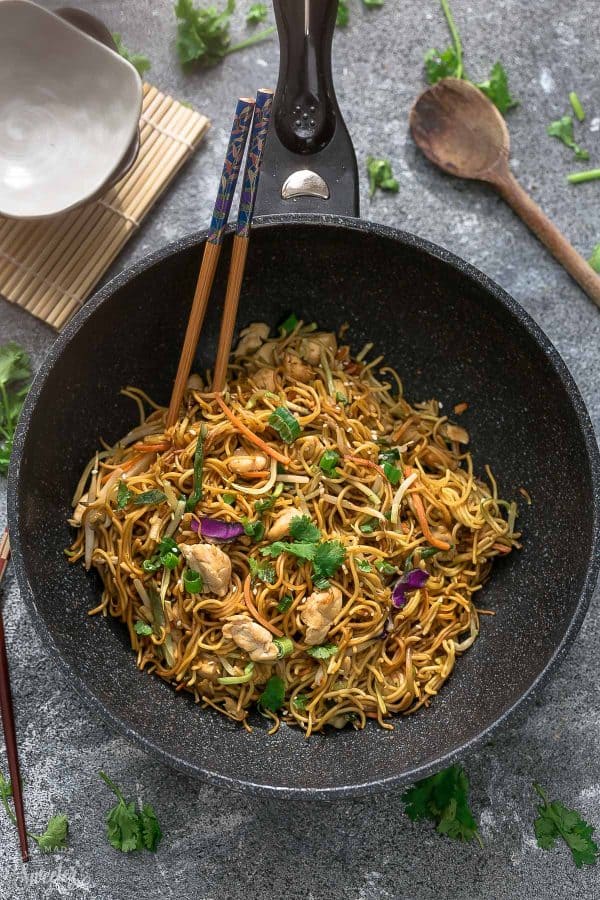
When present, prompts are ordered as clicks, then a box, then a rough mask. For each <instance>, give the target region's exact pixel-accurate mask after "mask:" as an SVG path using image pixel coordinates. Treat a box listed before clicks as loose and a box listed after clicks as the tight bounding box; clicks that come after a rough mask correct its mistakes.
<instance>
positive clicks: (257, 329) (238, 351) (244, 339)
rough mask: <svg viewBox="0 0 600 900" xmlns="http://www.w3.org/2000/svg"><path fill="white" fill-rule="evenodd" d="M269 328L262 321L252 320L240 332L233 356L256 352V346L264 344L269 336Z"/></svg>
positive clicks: (248, 354)
mask: <svg viewBox="0 0 600 900" xmlns="http://www.w3.org/2000/svg"><path fill="white" fill-rule="evenodd" d="M270 330H271V329H270V328H269V326H268V325H265V323H264V322H252V324H251V325H248V327H247V328H244V329H243V330H242V331H241V332H240V339H239V341H238V345H237V347H236V348H235V350H234V353H233V355H234V356H236V357H237V356H250V355H251V354H252V353H256V351H257V350H258V348H259V347H260V346H261V345H262V344H264V342H265V341H266V340H267V338H268V337H269V331H270Z"/></svg>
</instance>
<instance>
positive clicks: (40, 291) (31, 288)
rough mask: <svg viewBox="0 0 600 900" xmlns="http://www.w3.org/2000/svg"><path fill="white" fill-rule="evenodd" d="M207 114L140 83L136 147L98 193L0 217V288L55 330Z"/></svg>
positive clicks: (204, 126)
mask: <svg viewBox="0 0 600 900" xmlns="http://www.w3.org/2000/svg"><path fill="white" fill-rule="evenodd" d="M209 125H210V123H209V121H208V119H207V118H206V117H205V116H203V115H201V114H200V113H198V112H196V111H195V110H193V109H190V108H188V107H186V106H184V105H183V104H182V103H179V102H178V101H177V100H173V98H172V97H169V96H167V95H165V94H162V93H161V92H160V91H159V90H158V89H157V88H155V87H152V85H149V84H145V85H144V101H143V106H142V116H141V121H140V152H139V156H138V158H137V160H136V163H135V165H134V166H133V168H132V169H131V170H130V171H129V172H128V173H127V175H126V176H125V177H124V178H123V179H122V180H121V181H119V182H118V183H117V184H116V185H115V187H113V188H111V189H110V190H109V191H107V193H106V194H104V195H103V196H102V197H100V198H99V199H97V200H95V201H91V202H90V203H88V204H86V205H85V206H81V207H79V208H78V209H74V210H71V212H67V213H63V214H61V215H59V216H54V217H53V218H51V219H44V220H40V221H33V222H32V221H29V222H26V221H15V220H14V219H5V218H3V217H2V216H0V294H2V295H3V296H4V297H5V298H6V299H7V300H10V301H11V302H12V303H17V304H18V305H19V306H22V307H23V308H24V309H26V310H28V311H29V312H30V313H32V314H33V315H34V316H37V317H38V318H40V319H43V320H44V322H47V323H48V324H49V325H52V326H53V328H56V329H57V330H60V329H61V328H62V327H63V326H64V325H65V324H66V323H67V322H68V320H69V319H70V318H71V316H72V315H73V314H74V313H75V312H76V311H77V310H78V309H79V307H80V306H81V305H82V304H83V303H84V302H85V300H86V299H87V298H88V297H89V295H90V293H91V292H92V290H93V288H94V286H95V285H96V284H97V283H98V281H99V279H100V278H101V277H102V275H103V274H104V272H105V271H106V270H107V269H108V267H109V266H110V264H111V263H112V262H113V260H114V259H115V257H116V256H117V254H118V253H119V252H120V250H121V249H122V247H123V245H124V244H125V243H126V242H127V240H128V239H129V238H130V237H131V235H132V234H133V233H134V232H135V231H136V230H137V228H138V227H139V225H140V223H141V221H142V219H143V218H144V216H145V215H146V213H147V212H148V211H149V210H150V209H151V208H152V206H153V204H154V203H155V202H156V200H157V199H158V197H159V196H160V195H161V194H162V192H163V191H164V190H165V188H166V187H167V186H168V185H169V183H170V182H171V180H172V179H173V177H174V175H175V174H176V173H177V171H178V170H179V169H180V168H181V166H182V165H183V163H184V162H185V161H186V160H187V159H188V158H189V157H190V156H191V155H192V153H193V152H194V151H195V149H196V148H197V146H198V145H199V143H200V142H201V140H202V138H203V137H204V135H205V134H206V132H207V130H208V128H209Z"/></svg>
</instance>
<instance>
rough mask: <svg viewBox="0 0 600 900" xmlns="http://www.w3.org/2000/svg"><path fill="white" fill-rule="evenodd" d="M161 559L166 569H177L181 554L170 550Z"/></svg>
mask: <svg viewBox="0 0 600 900" xmlns="http://www.w3.org/2000/svg"><path fill="white" fill-rule="evenodd" d="M160 561H161V563H162V564H163V566H164V567H165V569H176V568H177V566H178V565H179V556H178V555H177V554H176V553H173V551H172V550H169V552H168V553H165V554H164V555H163V556H161V558H160Z"/></svg>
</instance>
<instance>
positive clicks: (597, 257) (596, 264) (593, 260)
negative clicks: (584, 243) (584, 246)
mask: <svg viewBox="0 0 600 900" xmlns="http://www.w3.org/2000/svg"><path fill="white" fill-rule="evenodd" d="M588 262H589V264H590V266H591V267H592V269H593V270H594V272H598V273H600V244H596V246H595V247H594V249H593V250H592V255H591V256H590V258H589V259H588Z"/></svg>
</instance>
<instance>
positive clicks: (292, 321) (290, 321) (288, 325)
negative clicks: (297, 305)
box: [279, 313, 298, 335]
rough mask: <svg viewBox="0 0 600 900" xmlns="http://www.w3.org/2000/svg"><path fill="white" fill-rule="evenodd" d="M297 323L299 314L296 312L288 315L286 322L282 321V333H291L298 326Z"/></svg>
mask: <svg viewBox="0 0 600 900" xmlns="http://www.w3.org/2000/svg"><path fill="white" fill-rule="evenodd" d="M297 324H298V316H297V315H296V313H291V314H290V315H289V316H288V317H287V319H286V320H285V322H282V323H281V325H280V326H279V328H280V330H281V333H282V335H283V334H291V333H292V331H293V330H294V328H295V327H296V326H297Z"/></svg>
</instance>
